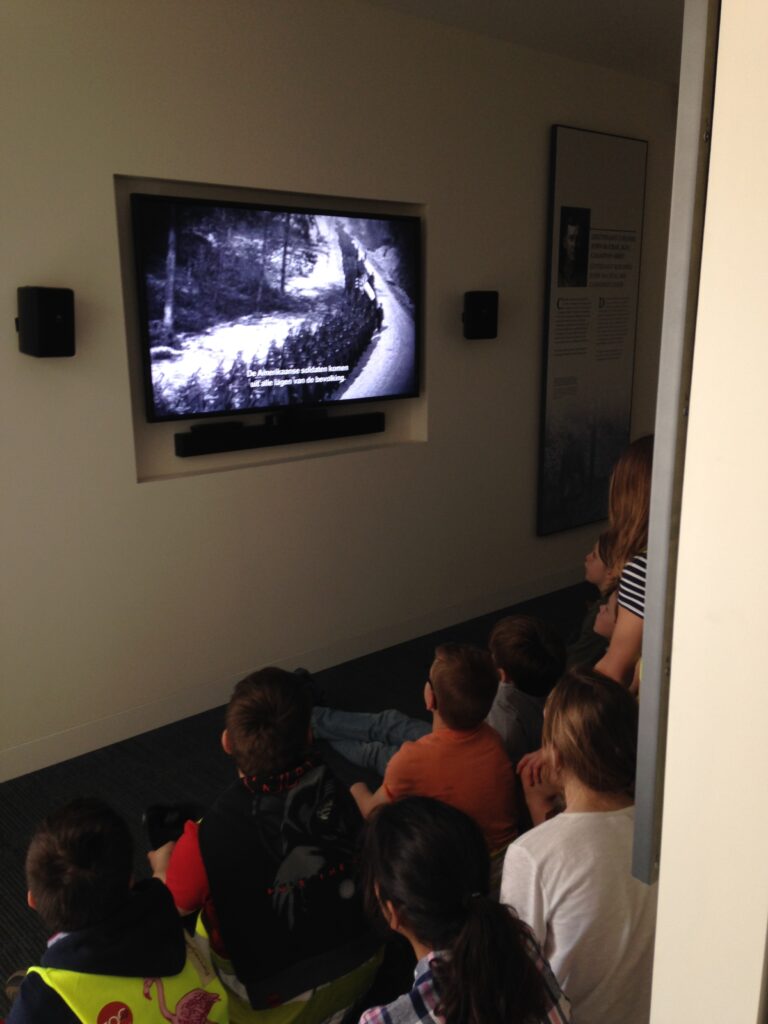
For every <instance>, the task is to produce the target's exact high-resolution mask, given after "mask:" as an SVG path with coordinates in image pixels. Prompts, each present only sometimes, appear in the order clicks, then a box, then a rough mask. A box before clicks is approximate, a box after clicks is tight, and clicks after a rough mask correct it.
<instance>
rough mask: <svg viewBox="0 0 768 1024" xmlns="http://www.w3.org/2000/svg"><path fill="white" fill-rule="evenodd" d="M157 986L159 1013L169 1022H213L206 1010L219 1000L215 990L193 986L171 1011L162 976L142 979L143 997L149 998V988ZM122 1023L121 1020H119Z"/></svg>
mask: <svg viewBox="0 0 768 1024" xmlns="http://www.w3.org/2000/svg"><path fill="white" fill-rule="evenodd" d="M153 985H155V986H156V988H157V1004H158V1007H159V1009H160V1013H161V1014H162V1015H163V1017H165V1019H166V1020H168V1021H171V1024H213V1022H212V1021H209V1020H208V1011H209V1010H210V1008H211V1007H212V1006H213V1004H214V1003H217V1002H218V1001H219V998H220V997H219V996H218V995H217V994H216V993H215V992H206V991H205V989H202V988H193V989H192V991H191V992H187V993H186V994H185V995H183V996H182V997H181V999H180V1000H179V1001H178V1003H177V1004H176V1012H175V1013H172V1012H171V1011H170V1010H169V1009H168V1007H167V1006H166V1004H165V989H164V987H163V979H162V978H146V979H145V981H144V998H145V999H151V998H152V994H151V992H150V989H151V988H152V986H153ZM121 1024H123V1022H121Z"/></svg>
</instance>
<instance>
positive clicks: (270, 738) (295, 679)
mask: <svg viewBox="0 0 768 1024" xmlns="http://www.w3.org/2000/svg"><path fill="white" fill-rule="evenodd" d="M311 713H312V696H311V693H310V690H309V687H308V686H307V684H306V682H305V681H304V679H302V678H301V677H300V676H297V675H295V674H294V673H293V672H286V671H285V670H284V669H282V668H263V669H261V670H260V671H258V672H253V673H251V675H249V676H246V677H245V679H241V680H240V682H239V683H238V684H237V686H236V687H235V689H234V691H233V693H232V697H231V698H230V701H229V705H228V707H227V714H226V727H227V733H228V736H229V743H230V749H231V752H232V756H233V757H234V759H235V763H236V764H237V767H238V768H239V769H240V771H241V772H242V773H243V774H244V775H247V776H249V777H252V776H258V777H261V778H265V777H266V776H268V775H275V774H276V773H278V772H283V771H286V770H287V769H289V768H293V767H295V766H296V765H297V764H299V763H300V762H301V760H302V759H303V758H304V756H305V755H306V752H307V746H308V735H309V719H310V715H311Z"/></svg>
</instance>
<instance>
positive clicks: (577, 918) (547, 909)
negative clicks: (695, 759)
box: [501, 669, 656, 1024]
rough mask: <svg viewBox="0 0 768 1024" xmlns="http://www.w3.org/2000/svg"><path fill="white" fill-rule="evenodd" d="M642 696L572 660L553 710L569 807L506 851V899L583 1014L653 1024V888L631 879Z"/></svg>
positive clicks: (554, 761)
mask: <svg viewBox="0 0 768 1024" xmlns="http://www.w3.org/2000/svg"><path fill="white" fill-rule="evenodd" d="M637 723H638V709H637V703H636V701H635V700H634V699H633V698H632V696H631V695H630V694H629V693H627V691H626V690H625V689H624V687H622V686H618V685H617V684H616V683H615V682H614V681H613V680H612V679H607V678H606V677H604V676H601V675H600V674H599V673H597V672H595V671H594V669H573V670H571V671H570V672H568V673H567V674H566V675H565V676H564V677H563V678H562V680H561V681H560V682H559V683H558V684H557V686H556V687H555V689H554V690H553V691H552V693H551V695H550V697H549V700H548V701H547V706H546V709H545V712H544V735H543V740H544V751H545V755H546V757H547V760H548V762H549V766H550V769H551V770H552V772H553V773H554V775H555V776H556V777H557V778H558V779H559V781H560V783H561V785H562V787H563V791H564V793H565V811H564V812H563V813H562V814H559V815H557V817H555V818H553V819H552V820H551V821H546V822H544V823H543V824H541V825H539V826H538V827H537V828H534V829H531V831H530V832H526V833H525V835H523V836H521V837H520V838H519V839H518V840H517V841H516V842H515V843H513V844H512V845H511V846H510V847H509V849H508V850H507V854H506V857H505V860H504V875H503V881H502V887H501V897H502V901H503V902H504V903H507V904H509V905H510V906H512V907H514V908H515V910H517V912H518V913H519V915H520V917H521V918H522V920H523V921H525V922H526V923H527V924H528V925H530V927H531V929H532V930H533V933H534V935H535V936H536V940H537V942H538V943H539V944H540V945H541V948H542V949H543V951H544V955H545V956H546V957H547V958H548V959H549V961H550V963H551V965H552V969H553V971H554V972H555V974H556V975H557V978H558V980H559V981H560V984H561V985H562V986H563V989H564V991H565V992H566V993H567V995H568V998H569V999H570V1000H571V1003H572V1004H573V1013H574V1019H575V1020H578V1021H584V1022H591V1021H617V1022H618V1021H621V1022H622V1024H647V1022H648V1018H649V1014H650V1000H651V972H652V964H653V942H654V928H655V922H656V885H652V886H647V885H644V884H643V883H642V882H639V881H637V879H635V878H633V877H632V873H631V866H632V842H633V831H634V821H635V816H634V786H635V764H636V759H637Z"/></svg>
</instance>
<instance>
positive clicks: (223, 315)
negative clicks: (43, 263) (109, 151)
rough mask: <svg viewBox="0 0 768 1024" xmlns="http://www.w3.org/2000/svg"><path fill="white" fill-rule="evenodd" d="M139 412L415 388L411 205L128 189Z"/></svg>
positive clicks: (416, 228) (197, 410)
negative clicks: (347, 207) (304, 202)
mask: <svg viewBox="0 0 768 1024" xmlns="http://www.w3.org/2000/svg"><path fill="white" fill-rule="evenodd" d="M131 218H132V227H133V241H134V251H135V257H136V268H137V284H138V297H139V318H140V328H141V338H142V357H143V366H144V381H145V396H146V409H147V418H148V419H149V420H150V421H153V422H154V421H159V420H183V419H190V418H200V417H212V416H222V415H231V414H233V413H238V414H240V413H251V412H253V413H255V412H266V411H275V410H282V411H286V412H287V411H291V410H299V409H302V408H307V407H319V406H330V405H334V404H336V403H347V402H362V401H372V400H376V401H379V400H381V399H390V398H405V397H411V396H414V395H417V394H418V393H419V361H420V320H421V317H420V302H421V288H422V282H421V222H420V219H419V218H418V217H415V216H399V215H389V214H388V215H382V214H371V213H349V212H339V211H333V210H310V209H305V208H299V207H291V206H272V205H263V204H259V203H243V202H229V201H220V200H211V199H204V200H203V199H190V198H183V197H177V196H165V195H162V196H159V195H145V194H142V193H133V194H132V195H131Z"/></svg>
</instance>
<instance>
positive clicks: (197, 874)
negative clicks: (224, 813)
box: [148, 821, 210, 917]
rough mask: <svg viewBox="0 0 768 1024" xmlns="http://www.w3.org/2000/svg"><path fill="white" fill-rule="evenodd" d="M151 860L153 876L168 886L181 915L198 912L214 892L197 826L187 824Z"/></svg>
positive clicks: (153, 852)
mask: <svg viewBox="0 0 768 1024" xmlns="http://www.w3.org/2000/svg"><path fill="white" fill-rule="evenodd" d="M148 857H149V863H150V864H151V866H152V873H153V874H154V875H155V877H156V878H159V879H160V880H161V881H163V882H165V884H166V885H167V886H168V888H169V889H170V891H171V896H173V902H174V903H175V904H176V909H177V910H178V912H179V913H180V914H181V916H182V917H186V915H187V914H194V913H196V912H197V911H198V910H199V909H200V907H201V906H202V905H203V903H204V902H205V900H206V898H207V895H208V893H209V891H210V886H209V884H208V876H207V874H206V871H205V865H204V864H203V858H202V856H201V855H200V843H199V840H198V826H197V823H196V822H194V821H188V822H186V824H185V825H184V831H183V833H182V834H181V836H180V837H179V839H178V840H177V841H176V842H175V843H173V842H171V843H166V844H165V845H164V846H161V847H160V848H159V849H157V850H151V851H150V852H149V854H148Z"/></svg>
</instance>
